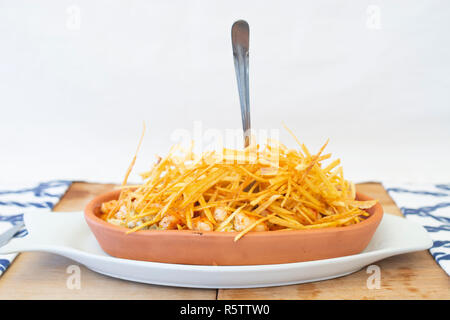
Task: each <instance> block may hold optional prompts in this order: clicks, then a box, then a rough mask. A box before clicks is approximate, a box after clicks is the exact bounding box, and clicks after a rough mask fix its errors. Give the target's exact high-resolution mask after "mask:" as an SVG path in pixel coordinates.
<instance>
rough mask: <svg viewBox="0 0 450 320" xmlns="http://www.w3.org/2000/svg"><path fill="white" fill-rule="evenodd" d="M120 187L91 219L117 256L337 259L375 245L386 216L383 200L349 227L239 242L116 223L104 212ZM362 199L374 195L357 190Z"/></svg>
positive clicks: (216, 260)
mask: <svg viewBox="0 0 450 320" xmlns="http://www.w3.org/2000/svg"><path fill="white" fill-rule="evenodd" d="M119 193H120V190H117V191H112V192H108V193H105V194H102V195H100V196H98V197H96V198H94V199H93V200H92V201H91V202H89V204H88V205H87V206H86V209H85V219H86V222H87V223H88V225H89V227H90V228H91V230H92V232H93V233H94V235H95V237H96V238H97V241H98V243H99V244H100V246H101V247H102V249H103V250H104V251H105V252H106V253H108V254H110V255H111V256H114V257H118V258H123V259H132V260H143V261H152V262H164V263H179V264H191V265H262V264H279V263H291V262H301V261H310V260H320V259H328V258H336V257H341V256H348V255H352V254H357V253H360V252H361V251H362V250H364V249H365V248H366V246H367V245H368V244H369V242H370V239H371V238H372V236H373V234H374V233H375V230H376V229H377V227H378V225H379V223H380V221H381V218H382V217H383V208H382V207H381V205H380V204H379V203H377V204H376V205H375V206H373V207H372V208H370V209H367V210H366V211H367V212H368V213H369V214H370V216H369V217H367V219H366V220H364V221H362V222H360V223H358V224H353V225H350V226H345V227H336V228H323V229H309V230H287V231H282V230H281V231H266V232H250V233H248V234H246V235H245V237H243V238H241V239H239V241H236V242H235V241H234V240H233V239H234V237H235V236H236V234H237V233H236V232H214V231H209V232H199V231H191V230H142V231H137V232H133V233H129V234H125V233H126V231H128V230H129V229H127V228H124V227H120V226H115V225H113V224H110V223H108V222H106V221H104V220H102V219H101V218H100V217H99V215H100V213H101V212H100V207H101V204H102V203H103V202H106V201H110V200H114V199H117V198H118V197H119ZM356 199H357V200H372V198H370V197H368V196H366V195H364V194H361V193H358V192H357V193H356Z"/></svg>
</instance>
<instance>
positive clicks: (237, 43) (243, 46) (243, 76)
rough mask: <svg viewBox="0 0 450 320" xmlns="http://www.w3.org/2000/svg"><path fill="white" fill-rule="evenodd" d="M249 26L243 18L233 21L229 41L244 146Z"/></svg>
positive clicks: (247, 138)
mask: <svg viewBox="0 0 450 320" xmlns="http://www.w3.org/2000/svg"><path fill="white" fill-rule="evenodd" d="M249 29H250V28H249V26H248V23H247V22H246V21H244V20H239V21H236V22H235V23H233V26H232V27H231V42H232V44H233V58H234V69H235V71H236V79H237V85H238V91H239V102H240V104H241V117H242V128H243V130H244V147H248V145H249V144H250V135H251V132H250V131H251V123H250V98H249V81H248V49H249V31H250V30H249Z"/></svg>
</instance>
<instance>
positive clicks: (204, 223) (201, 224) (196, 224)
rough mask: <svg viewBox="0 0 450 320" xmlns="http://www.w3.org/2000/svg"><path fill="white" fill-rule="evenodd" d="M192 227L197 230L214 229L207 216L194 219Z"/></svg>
mask: <svg viewBox="0 0 450 320" xmlns="http://www.w3.org/2000/svg"><path fill="white" fill-rule="evenodd" d="M192 229H194V230H197V231H213V230H214V227H213V225H212V223H211V222H210V221H209V220H208V219H207V218H205V217H201V218H198V219H194V220H192Z"/></svg>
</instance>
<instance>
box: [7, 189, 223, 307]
mask: <svg viewBox="0 0 450 320" xmlns="http://www.w3.org/2000/svg"><path fill="white" fill-rule="evenodd" d="M113 188H114V185H102V184H87V183H74V184H72V186H71V187H70V188H69V190H68V191H67V193H66V194H65V195H64V197H63V198H62V199H61V201H60V202H59V203H58V204H57V205H56V206H55V208H54V210H55V211H77V210H82V209H83V208H84V206H85V205H86V204H87V203H88V202H89V201H90V200H91V199H92V198H94V197H95V196H96V195H97V194H100V193H103V192H106V191H109V190H112V189H113ZM71 265H78V264H77V262H74V261H72V260H70V259H67V258H64V257H61V256H57V255H53V254H49V253H39V252H25V253H22V254H20V255H19V256H18V257H17V258H16V260H15V261H14V263H13V264H12V265H11V266H10V267H9V268H8V270H7V271H6V272H5V274H4V275H2V276H1V277H0V299H107V300H112V299H205V300H213V299H216V295H217V290H214V289H208V290H206V289H189V288H175V287H164V286H156V285H148V284H141V283H135V282H131V281H125V280H119V279H115V278H111V277H107V276H103V275H101V274H98V273H96V272H93V271H91V270H89V269H87V268H85V267H84V266H82V265H78V266H79V267H80V270H81V272H80V275H81V277H80V279H81V281H80V283H81V288H80V289H69V288H70V287H68V286H67V285H66V283H67V281H68V278H69V276H70V275H71V274H69V273H67V268H68V267H69V266H71Z"/></svg>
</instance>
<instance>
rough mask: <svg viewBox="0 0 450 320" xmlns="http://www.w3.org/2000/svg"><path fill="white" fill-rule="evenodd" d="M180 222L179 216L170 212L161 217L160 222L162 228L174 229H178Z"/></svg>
mask: <svg viewBox="0 0 450 320" xmlns="http://www.w3.org/2000/svg"><path fill="white" fill-rule="evenodd" d="M180 223H181V221H180V219H179V218H178V217H176V216H175V215H172V214H168V215H166V216H164V218H162V219H161V221H160V222H159V227H160V228H161V229H162V230H172V229H177V224H180Z"/></svg>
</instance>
